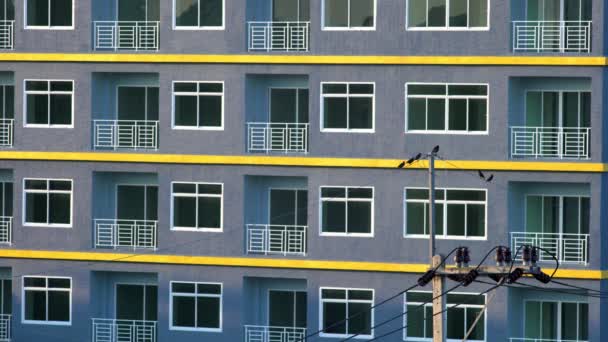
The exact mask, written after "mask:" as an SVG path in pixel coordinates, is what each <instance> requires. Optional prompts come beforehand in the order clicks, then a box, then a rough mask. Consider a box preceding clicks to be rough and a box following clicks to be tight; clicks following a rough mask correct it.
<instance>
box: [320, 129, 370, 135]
mask: <svg viewBox="0 0 608 342" xmlns="http://www.w3.org/2000/svg"><path fill="white" fill-rule="evenodd" d="M321 133H366V134H374V133H376V130H375V129H341V128H339V129H336V128H321Z"/></svg>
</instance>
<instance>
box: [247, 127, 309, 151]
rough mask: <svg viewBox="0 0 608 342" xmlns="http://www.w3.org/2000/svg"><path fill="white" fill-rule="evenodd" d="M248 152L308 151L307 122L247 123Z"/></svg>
mask: <svg viewBox="0 0 608 342" xmlns="http://www.w3.org/2000/svg"><path fill="white" fill-rule="evenodd" d="M247 132H248V147H247V150H248V151H249V152H263V153H269V152H284V153H307V152H308V124H307V123H265V122H249V123H247Z"/></svg>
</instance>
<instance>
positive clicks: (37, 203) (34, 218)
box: [25, 194, 47, 223]
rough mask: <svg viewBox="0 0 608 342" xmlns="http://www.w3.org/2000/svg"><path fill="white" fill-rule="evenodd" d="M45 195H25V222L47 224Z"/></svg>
mask: <svg viewBox="0 0 608 342" xmlns="http://www.w3.org/2000/svg"><path fill="white" fill-rule="evenodd" d="M46 201H47V194H26V196H25V222H28V223H47V206H46V204H47V203H46Z"/></svg>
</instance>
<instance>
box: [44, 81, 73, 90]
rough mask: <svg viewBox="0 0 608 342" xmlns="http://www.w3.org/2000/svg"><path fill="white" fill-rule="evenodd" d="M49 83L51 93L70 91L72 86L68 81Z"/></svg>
mask: <svg viewBox="0 0 608 342" xmlns="http://www.w3.org/2000/svg"><path fill="white" fill-rule="evenodd" d="M50 83H51V91H72V90H73V87H74V84H73V83H72V82H70V81H53V82H50Z"/></svg>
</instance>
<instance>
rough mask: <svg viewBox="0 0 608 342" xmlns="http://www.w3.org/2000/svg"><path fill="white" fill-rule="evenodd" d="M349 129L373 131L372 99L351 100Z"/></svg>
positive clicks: (357, 98)
mask: <svg viewBox="0 0 608 342" xmlns="http://www.w3.org/2000/svg"><path fill="white" fill-rule="evenodd" d="M348 110H349V113H348V114H349V115H348V128H349V129H371V128H372V127H373V121H374V114H373V100H372V99H371V98H359V97H355V98H350V99H349V109H348Z"/></svg>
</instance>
